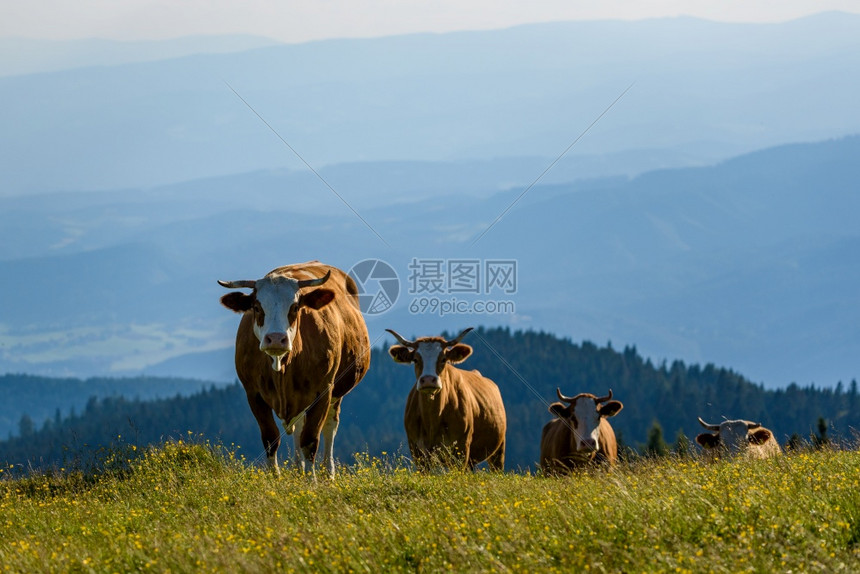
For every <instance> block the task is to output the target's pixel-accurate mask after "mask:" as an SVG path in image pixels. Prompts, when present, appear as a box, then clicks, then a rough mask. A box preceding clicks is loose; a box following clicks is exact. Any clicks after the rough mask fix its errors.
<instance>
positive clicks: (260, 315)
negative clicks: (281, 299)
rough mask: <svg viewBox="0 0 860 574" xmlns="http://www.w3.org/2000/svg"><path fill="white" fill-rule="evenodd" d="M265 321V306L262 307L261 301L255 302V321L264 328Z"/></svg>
mask: <svg viewBox="0 0 860 574" xmlns="http://www.w3.org/2000/svg"><path fill="white" fill-rule="evenodd" d="M265 319H266V313H265V312H264V311H263V306H262V305H260V302H259V301H254V321H255V322H256V323H257V325H259V326H260V327H262V326H263V321H264V320H265Z"/></svg>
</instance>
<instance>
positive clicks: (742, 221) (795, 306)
mask: <svg viewBox="0 0 860 574" xmlns="http://www.w3.org/2000/svg"><path fill="white" fill-rule="evenodd" d="M858 157H860V137H851V138H844V139H840V140H833V141H828V142H822V143H817V144H803V145H788V146H782V147H779V148H774V149H768V150H764V151H762V152H757V153H753V154H749V155H745V156H741V157H738V158H736V159H733V160H730V161H726V162H723V163H721V164H718V165H716V166H713V167H707V168H685V169H677V170H665V171H660V172H651V173H647V174H644V175H642V176H639V177H636V178H632V179H630V180H627V179H623V180H621V179H611V180H599V181H592V182H578V183H572V184H567V185H551V186H537V187H535V188H534V189H532V190H530V191H529V193H528V194H526V195H525V196H524V197H523V198H522V200H521V201H520V202H519V203H517V204H516V205H515V206H514V207H513V209H511V210H510V211H509V212H508V213H507V215H506V216H505V217H504V218H502V219H501V220H500V221H499V222H498V223H497V224H496V225H495V226H494V227H492V228H491V229H490V231H489V232H487V233H486V235H484V236H483V237H482V238H481V239H480V240H479V241H478V242H477V243H474V244H473V241H474V240H475V238H476V237H478V235H479V234H480V233H482V232H483V231H484V230H485V229H486V228H487V226H489V225H490V224H491V223H492V222H493V220H494V219H495V218H496V216H497V215H498V214H500V213H502V212H503V211H504V210H505V209H506V208H507V207H508V206H510V205H511V203H512V202H513V201H514V200H515V199H516V197H517V196H519V195H521V194H522V189H519V188H518V189H514V190H510V191H506V192H500V193H497V194H495V195H490V196H489V197H482V196H481V195H480V194H476V195H469V194H466V193H463V192H460V193H452V194H445V193H442V192H440V193H439V194H438V195H437V196H435V197H432V198H426V199H423V200H420V201H415V202H412V203H407V202H406V201H405V200H404V201H403V202H402V203H394V202H392V204H391V205H387V206H380V207H371V208H368V209H366V210H363V213H362V217H364V219H365V221H367V222H368V223H369V224H370V226H371V227H372V228H373V229H372V230H371V229H370V228H368V227H367V226H366V225H365V224H364V223H363V222H362V221H361V220H360V219H358V218H357V217H356V216H355V215H354V214H353V213H352V212H351V211H350V210H349V209H348V208H347V207H345V206H344V205H343V204H342V203H341V201H340V200H339V199H338V198H337V197H336V196H335V195H334V194H333V193H331V191H330V190H328V189H326V188H325V187H324V186H323V185H322V184H321V183H318V189H317V190H316V191H315V192H314V196H313V197H314V201H315V202H316V209H317V210H318V213H316V214H311V213H308V212H304V213H301V212H299V211H294V210H293V209H292V208H291V203H290V199H291V197H293V195H294V192H293V191H292V190H291V188H290V186H289V185H288V184H289V182H290V180H291V178H294V177H298V176H296V175H295V174H292V173H282V174H278V173H255V174H249V175H248V176H247V180H248V181H249V182H254V181H257V180H266V179H270V180H271V189H269V188H266V187H265V186H262V188H261V189H260V190H257V191H254V190H255V189H256V188H255V187H254V186H253V185H249V188H248V189H249V190H250V191H249V192H248V193H244V194H243V193H240V192H238V191H237V189H236V178H235V177H228V178H224V179H223V180H221V179H210V180H207V182H206V185H205V186H200V188H203V187H205V189H206V200H205V201H200V197H201V195H200V194H201V193H202V191H201V189H199V188H198V186H195V185H187V186H180V187H174V186H171V187H169V188H165V189H153V190H149V191H125V192H114V193H65V194H58V195H53V196H34V197H27V198H14V199H6V200H2V201H0V209H2V210H0V214H2V215H0V237H2V241H0V245H3V246H14V245H18V244H20V245H22V248H21V251H20V252H18V251H16V249H15V248H14V247H6V248H4V249H3V250H2V251H0V270H2V273H0V317H2V325H3V327H2V331H0V344H2V346H0V371H13V372H20V371H23V372H38V373H44V374H63V375H72V374H74V375H91V374H123V373H128V374H133V373H138V372H140V371H141V370H144V371H146V372H149V373H152V374H174V375H182V376H193V375H195V374H197V375H198V376H199V378H213V379H216V380H230V379H231V378H232V376H233V375H232V364H231V346H232V338H233V336H234V332H235V327H236V324H237V321H238V317H237V316H236V315H234V314H233V313H230V312H229V311H227V310H226V309H223V308H221V307H220V305H219V304H218V297H220V295H222V294H223V292H224V290H223V289H222V288H221V287H219V286H218V285H217V284H216V282H215V280H216V279H245V278H257V277H260V276H262V275H263V274H265V273H266V272H267V271H269V270H270V269H271V268H273V267H275V266H277V265H280V264H285V263H288V262H296V261H304V260H308V259H313V258H319V259H321V260H323V261H327V262H330V263H332V264H335V265H338V266H340V267H342V268H344V269H349V268H351V267H352V266H353V265H354V264H355V263H357V262H359V261H362V260H364V259H367V258H378V259H382V260H385V261H387V262H388V263H390V264H391V265H392V266H393V267H394V269H395V270H396V272H397V274H398V275H399V277H400V283H401V290H400V293H401V297H400V298H399V299H398V301H397V303H396V305H395V306H394V308H393V309H392V310H390V311H388V312H387V313H384V314H381V315H368V316H367V319H368V324H369V326H370V328H371V332H372V336H373V338H374V340H375V341H376V342H377V344H381V343H382V341H383V339H380V338H378V337H379V336H380V335H382V334H383V329H384V328H386V327H393V328H395V329H397V330H398V331H400V332H402V333H403V334H405V335H407V336H411V335H418V334H429V333H434V332H437V331H441V330H442V329H447V330H454V329H456V328H461V327H464V326H467V325H472V324H484V325H493V324H509V325H513V326H519V327H528V328H534V329H545V330H549V331H551V332H555V333H559V334H561V335H566V336H570V337H572V338H573V339H574V340H582V339H588V340H593V341H597V342H605V341H607V340H611V341H613V342H614V343H616V344H618V345H627V344H635V345H637V348H639V349H640V352H642V353H643V354H644V355H645V356H648V357H651V358H653V359H655V360H657V361H659V360H661V359H663V358H665V359H669V360H672V359H675V358H679V359H682V360H685V361H688V362H714V363H716V364H718V365H724V366H730V367H732V368H735V369H737V370H739V372H741V373H744V374H745V375H747V376H749V377H750V378H751V379H752V380H754V381H757V382H758V381H761V382H764V383H765V384H767V385H778V384H779V385H781V384H787V383H788V382H792V381H796V382H799V383H801V384H805V383H808V382H813V381H814V382H816V383H818V384H835V382H836V381H837V380H843V381H846V382H847V381H848V380H850V379H851V378H853V377H855V376H856V357H857V356H860V337H858V333H857V330H856V328H855V325H856V324H857V320H858V319H860V317H859V316H858V314H860V304H858V303H860V300H858V299H860V291H858V289H857V285H858V279H860V249H858V247H860V237H858V231H857V227H856V223H855V220H854V217H855V214H856V213H860V205H858V204H860V195H858V193H857V188H856V182H857V181H860V163H858V162H857V161H856V160H857V158H858ZM366 167H367V166H358V168H357V169H358V171H359V172H360V171H361V169H364V168H366ZM428 167H429V166H422V165H418V166H415V168H416V172H420V171H421V170H422V169H425V170H426V169H428ZM389 168H390V169H393V170H394V171H398V170H400V169H406V168H405V167H404V165H402V164H398V165H397V166H396V169H395V167H392V166H389ZM343 169H344V170H345V171H344V172H343V174H344V177H346V176H347V174H348V169H347V168H346V167H344V168H343ZM376 169H377V171H378V172H379V173H384V172H385V170H384V169H383V166H376ZM440 172H441V173H444V170H440ZM398 173H399V171H398ZM346 179H349V178H348V177H347V178H346ZM360 180H361V178H360V177H358V176H357V177H356V178H355V181H360ZM278 181H282V182H283V185H282V186H281V187H280V189H279V186H278V185H277V182H278ZM418 185H421V186H424V185H426V180H425V181H421V182H420V183H419V184H418ZM443 187H444V186H441V187H440V189H442V188H443ZM267 190H268V191H267ZM276 190H278V191H279V193H280V194H281V198H280V199H279V200H277V201H274V200H273V198H275V197H276V195H275V193H274V192H275V191H276ZM257 193H259V194H261V195H257ZM266 193H269V194H270V195H269V198H270V199H269V201H266V200H265V194H266ZM359 194H360V192H359ZM344 197H345V198H346V199H347V201H350V200H352V198H351V196H350V195H349V194H347V193H344ZM198 201H199V204H198ZM354 205H358V206H359V207H360V206H361V204H360V203H359V202H354ZM312 207H313V206H312V205H310V204H309V205H308V206H307V209H308V210H310V209H311V208H312ZM375 233H378V234H379V235H380V236H382V238H383V239H384V240H385V241H386V242H387V243H388V245H386V244H384V243H383V242H382V241H380V239H379V237H377V235H376V234H375ZM445 258H458V259H464V258H465V259H477V260H479V261H481V262H483V261H485V260H487V259H500V260H515V261H517V264H518V269H517V279H518V284H517V290H516V293H514V294H505V293H503V292H501V291H500V290H499V289H495V290H494V291H493V292H492V293H490V294H486V293H482V294H480V295H472V296H470V295H467V294H459V295H458V294H456V293H452V292H446V293H442V294H437V295H438V296H440V297H441V298H442V299H446V300H447V299H451V298H454V297H459V300H462V301H472V300H476V299H480V300H488V299H489V300H493V301H508V300H510V301H513V302H514V303H515V304H516V312H515V313H503V314H494V315H493V314H473V315H450V316H445V317H440V316H439V315H438V313H437V314H435V315H434V314H431V313H418V314H414V313H411V312H410V310H409V306H410V303H412V302H414V301H416V300H417V299H418V298H419V297H420V296H421V295H422V294H421V293H417V292H416V293H412V294H410V293H409V292H408V291H409V290H410V289H411V288H412V281H411V280H410V275H412V274H414V271H411V270H410V263H412V262H413V259H417V260H419V261H421V260H425V261H432V260H440V259H445ZM372 287H373V286H372V285H369V286H368V289H371V288H372ZM424 295H426V293H425V294H424ZM207 351H211V352H212V353H208V354H207V353H206V352H207ZM190 352H195V353H197V354H195V355H192V356H191V357H185V358H183V357H182V356H183V355H185V354H187V353H190ZM167 359H172V362H171V363H168V365H172V366H173V370H172V371H171V370H170V369H165V365H161V367H158V366H157V364H158V363H160V362H161V361H163V360H167Z"/></svg>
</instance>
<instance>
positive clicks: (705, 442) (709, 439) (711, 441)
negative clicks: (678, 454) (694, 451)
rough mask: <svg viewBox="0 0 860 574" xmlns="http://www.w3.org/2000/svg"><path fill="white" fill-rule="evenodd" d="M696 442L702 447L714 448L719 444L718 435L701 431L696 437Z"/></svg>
mask: <svg viewBox="0 0 860 574" xmlns="http://www.w3.org/2000/svg"><path fill="white" fill-rule="evenodd" d="M696 442H697V443H699V444H700V445H702V447H704V448H716V447H717V446H718V445H719V444H720V435H718V434H711V433H709V432H703V433H702V434H700V435H699V436H697V437H696Z"/></svg>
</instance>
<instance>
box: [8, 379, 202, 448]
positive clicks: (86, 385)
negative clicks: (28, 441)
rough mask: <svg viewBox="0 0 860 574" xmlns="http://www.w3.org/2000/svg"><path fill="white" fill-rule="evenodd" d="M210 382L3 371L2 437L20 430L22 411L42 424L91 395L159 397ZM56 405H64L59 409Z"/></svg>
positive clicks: (32, 421) (31, 420)
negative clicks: (7, 372) (68, 376)
mask: <svg viewBox="0 0 860 574" xmlns="http://www.w3.org/2000/svg"><path fill="white" fill-rule="evenodd" d="M210 385H211V383H206V382H204V381H199V380H192V379H178V378H167V377H159V378H155V377H128V378H122V379H111V378H105V377H92V378H89V379H85V380H81V379H72V378H60V377H52V378H46V377H38V376H34V375H24V374H11V373H10V374H6V375H0V397H3V401H0V437H7V436H9V435H10V434H17V433H18V432H19V431H20V426H21V420H20V419H21V415H22V414H23V413H26V414H27V417H28V419H29V423H28V422H27V421H26V420H25V421H24V426H25V427H28V426H29V427H32V426H33V425H37V426H42V424H43V423H44V421H45V420H46V419H51V420H52V421H53V420H55V419H57V418H58V417H67V416H69V415H71V414H73V413H75V412H79V411H80V410H81V409H83V408H84V406H85V405H86V404H87V402H88V401H89V400H90V399H91V398H92V397H97V398H103V397H110V396H123V397H127V398H130V399H135V398H139V399H143V400H148V399H156V398H166V397H172V396H175V395H176V394H177V393H179V394H182V395H189V394H192V393H195V392H198V391H200V390H202V389H204V388H206V387H208V386H210ZM57 405H62V406H63V408H62V409H60V410H58V409H57Z"/></svg>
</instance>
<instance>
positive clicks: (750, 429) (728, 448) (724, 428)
mask: <svg viewBox="0 0 860 574" xmlns="http://www.w3.org/2000/svg"><path fill="white" fill-rule="evenodd" d="M699 420H700V421H701V419H699ZM703 424H704V423H703ZM711 426H713V427H714V428H716V425H706V427H707V428H710V427H711ZM771 436H772V435H771V432H770V431H769V430H767V429H766V428H763V427H762V426H761V425H760V424H758V423H753V422H750V421H744V420H736V421H723V422H721V423H720V425H719V429H718V430H716V432H715V433H702V434H700V435H699V436H697V437H696V442H697V443H699V444H700V445H701V446H702V447H704V448H706V449H721V450H724V451H725V452H727V453H728V455H729V456H737V455H739V454H742V453H744V452H745V451H746V450H747V449H749V447H750V445H759V444H764V443H766V442H767V441H768V440H770V438H771Z"/></svg>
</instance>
